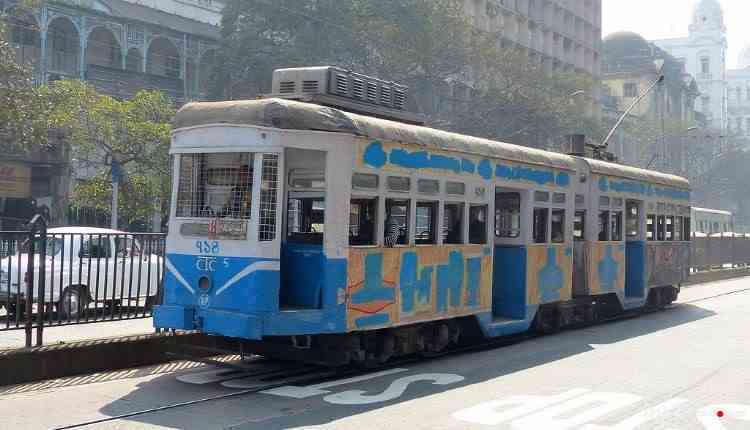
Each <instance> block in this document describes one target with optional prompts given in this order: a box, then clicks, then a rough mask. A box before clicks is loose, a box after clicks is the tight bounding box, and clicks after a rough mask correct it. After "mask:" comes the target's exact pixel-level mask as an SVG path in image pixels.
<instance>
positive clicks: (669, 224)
mask: <svg viewBox="0 0 750 430" xmlns="http://www.w3.org/2000/svg"><path fill="white" fill-rule="evenodd" d="M664 240H668V241H673V240H674V216H672V215H669V216H667V217H666V219H665V237H664Z"/></svg>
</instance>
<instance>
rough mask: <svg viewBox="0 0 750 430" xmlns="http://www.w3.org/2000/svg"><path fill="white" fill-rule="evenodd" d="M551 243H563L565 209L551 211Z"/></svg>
mask: <svg viewBox="0 0 750 430" xmlns="http://www.w3.org/2000/svg"><path fill="white" fill-rule="evenodd" d="M551 233H552V243H565V209H552V229H551Z"/></svg>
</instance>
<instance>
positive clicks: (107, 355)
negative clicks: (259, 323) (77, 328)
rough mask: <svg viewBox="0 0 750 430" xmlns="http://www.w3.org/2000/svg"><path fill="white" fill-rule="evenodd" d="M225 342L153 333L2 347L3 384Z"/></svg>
mask: <svg viewBox="0 0 750 430" xmlns="http://www.w3.org/2000/svg"><path fill="white" fill-rule="evenodd" d="M222 343H223V342H222V339H221V338H217V337H213V336H205V335H201V334H192V333H191V334H176V335H172V334H149V335H142V336H128V337H121V338H113V339H101V340H91V341H82V342H73V343H66V344H60V345H52V346H42V347H37V348H24V349H14V350H6V351H0V386H2V385H13V384H22V383H27V382H34V381H42V380H47V379H57V378H63V377H68V376H77V375H85V374H91V373H95V372H103V371H111V370H120V369H129V368H133V367H140V366H146V365H151V364H158V363H164V362H167V361H173V360H175V357H174V356H171V355H169V354H168V352H169V351H173V350H175V349H176V348H179V347H180V346H186V345H189V346H201V347H206V348H220V347H222V346H223V345H221V344H222ZM208 355H211V354H210V353H208V352H206V354H205V356H208Z"/></svg>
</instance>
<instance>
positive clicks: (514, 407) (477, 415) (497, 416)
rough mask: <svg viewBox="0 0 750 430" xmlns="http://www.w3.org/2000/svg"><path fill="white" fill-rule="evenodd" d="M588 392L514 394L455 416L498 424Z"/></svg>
mask: <svg viewBox="0 0 750 430" xmlns="http://www.w3.org/2000/svg"><path fill="white" fill-rule="evenodd" d="M588 392H589V390H586V389H581V388H579V389H575V390H570V391H567V392H565V393H562V394H560V395H557V396H512V397H508V398H505V399H500V400H493V401H490V402H484V403H481V404H479V405H476V406H473V407H471V408H467V409H463V410H460V411H458V412H455V413H454V414H453V418H455V419H457V420H460V421H466V422H470V423H474V424H483V425H488V426H496V425H498V424H501V423H504V422H507V421H511V420H514V419H516V418H520V417H522V416H524V415H528V414H530V413H533V412H536V411H538V410H540V409H543V408H545V407H547V406H552V405H554V404H557V403H561V402H564V401H566V400H570V399H572V398H575V397H578V396H581V395H583V394H586V393H588ZM501 408H502V409H503V410H502V411H500V409H501ZM508 408H510V409H508Z"/></svg>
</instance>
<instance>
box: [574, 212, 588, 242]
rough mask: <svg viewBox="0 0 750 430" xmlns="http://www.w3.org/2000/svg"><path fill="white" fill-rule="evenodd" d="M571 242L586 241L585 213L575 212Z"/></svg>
mask: <svg viewBox="0 0 750 430" xmlns="http://www.w3.org/2000/svg"><path fill="white" fill-rule="evenodd" d="M573 240H576V241H580V240H586V211H576V215H575V217H574V218H573Z"/></svg>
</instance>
